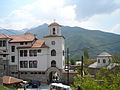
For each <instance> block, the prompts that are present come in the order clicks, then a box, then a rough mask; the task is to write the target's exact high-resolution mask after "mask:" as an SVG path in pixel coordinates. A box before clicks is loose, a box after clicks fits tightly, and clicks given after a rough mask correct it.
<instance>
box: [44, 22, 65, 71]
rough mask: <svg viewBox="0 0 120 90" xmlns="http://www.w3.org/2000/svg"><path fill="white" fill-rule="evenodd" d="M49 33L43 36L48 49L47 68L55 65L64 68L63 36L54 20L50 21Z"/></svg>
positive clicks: (59, 26)
mask: <svg viewBox="0 0 120 90" xmlns="http://www.w3.org/2000/svg"><path fill="white" fill-rule="evenodd" d="M48 28H49V34H48V35H47V36H45V37H44V38H45V44H46V45H47V46H48V47H49V49H48V68H49V67H57V68H59V69H62V70H63V69H64V66H65V55H64V53H65V47H64V39H65V38H64V36H62V35H61V25H59V24H58V23H56V22H53V23H51V24H50V25H49V26H48Z"/></svg>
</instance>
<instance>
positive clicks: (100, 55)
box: [98, 52, 112, 57]
mask: <svg viewBox="0 0 120 90" xmlns="http://www.w3.org/2000/svg"><path fill="white" fill-rule="evenodd" d="M104 56H108V57H111V56H112V55H110V54H109V53H107V52H102V53H101V54H99V55H98V57H104Z"/></svg>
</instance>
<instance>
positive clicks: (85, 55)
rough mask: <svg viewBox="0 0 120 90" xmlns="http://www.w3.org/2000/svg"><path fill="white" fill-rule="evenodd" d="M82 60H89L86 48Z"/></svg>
mask: <svg viewBox="0 0 120 90" xmlns="http://www.w3.org/2000/svg"><path fill="white" fill-rule="evenodd" d="M84 59H85V60H86V59H89V53H88V49H87V48H85V49H84Z"/></svg>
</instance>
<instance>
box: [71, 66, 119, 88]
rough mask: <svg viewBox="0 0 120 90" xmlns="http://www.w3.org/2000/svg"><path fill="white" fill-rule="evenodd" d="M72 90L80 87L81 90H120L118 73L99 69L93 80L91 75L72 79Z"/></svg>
mask: <svg viewBox="0 0 120 90" xmlns="http://www.w3.org/2000/svg"><path fill="white" fill-rule="evenodd" d="M74 80H75V82H74V84H73V88H74V90H77V87H78V86H80V87H81V88H82V90H120V72H119V71H118V72H116V70H108V69H104V68H103V69H101V70H100V71H99V73H98V74H97V75H96V77H95V78H92V77H91V75H87V77H81V75H77V76H76V77H74Z"/></svg>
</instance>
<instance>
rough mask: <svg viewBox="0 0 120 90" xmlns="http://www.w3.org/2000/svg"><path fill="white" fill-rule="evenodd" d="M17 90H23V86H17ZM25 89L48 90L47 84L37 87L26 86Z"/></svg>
mask: <svg viewBox="0 0 120 90" xmlns="http://www.w3.org/2000/svg"><path fill="white" fill-rule="evenodd" d="M18 90H24V88H18ZM26 90H48V85H41V86H40V87H39V88H27V89H26Z"/></svg>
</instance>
